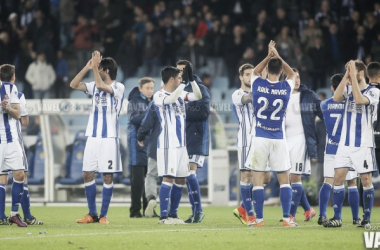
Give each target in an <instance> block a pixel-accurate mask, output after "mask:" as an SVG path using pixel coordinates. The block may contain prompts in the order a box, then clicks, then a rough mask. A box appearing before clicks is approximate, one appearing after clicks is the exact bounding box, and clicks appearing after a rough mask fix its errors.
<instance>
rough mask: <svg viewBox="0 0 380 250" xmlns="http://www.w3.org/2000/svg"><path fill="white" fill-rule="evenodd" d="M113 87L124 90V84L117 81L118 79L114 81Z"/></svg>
mask: <svg viewBox="0 0 380 250" xmlns="http://www.w3.org/2000/svg"><path fill="white" fill-rule="evenodd" d="M113 87H114V89H120V90H122V91H124V88H125V87H124V84H122V83H121V82H117V81H114V82H113Z"/></svg>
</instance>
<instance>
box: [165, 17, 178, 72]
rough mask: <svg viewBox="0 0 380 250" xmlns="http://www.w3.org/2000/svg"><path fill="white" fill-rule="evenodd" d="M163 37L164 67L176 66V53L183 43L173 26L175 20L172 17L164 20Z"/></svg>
mask: <svg viewBox="0 0 380 250" xmlns="http://www.w3.org/2000/svg"><path fill="white" fill-rule="evenodd" d="M160 32H161V36H162V37H163V39H164V49H163V52H162V54H161V64H162V65H175V63H176V60H177V58H176V52H177V50H178V48H179V46H180V44H181V42H182V37H181V34H180V32H179V30H178V29H177V28H176V27H174V25H173V18H172V17H171V16H170V15H167V16H165V18H164V19H163V26H162V27H161V28H160Z"/></svg>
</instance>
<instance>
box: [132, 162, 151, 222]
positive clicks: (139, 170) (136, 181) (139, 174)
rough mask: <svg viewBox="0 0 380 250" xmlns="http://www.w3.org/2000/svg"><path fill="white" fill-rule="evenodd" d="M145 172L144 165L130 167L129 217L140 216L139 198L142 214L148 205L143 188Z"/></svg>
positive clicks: (145, 167)
mask: <svg viewBox="0 0 380 250" xmlns="http://www.w3.org/2000/svg"><path fill="white" fill-rule="evenodd" d="M146 171H147V166H146V165H145V166H142V165H138V166H131V208H130V209H129V212H130V216H136V215H139V214H141V211H140V210H141V198H142V206H143V212H144V211H145V208H146V207H147V205H148V201H147V199H146V197H145V188H144V182H145V176H146Z"/></svg>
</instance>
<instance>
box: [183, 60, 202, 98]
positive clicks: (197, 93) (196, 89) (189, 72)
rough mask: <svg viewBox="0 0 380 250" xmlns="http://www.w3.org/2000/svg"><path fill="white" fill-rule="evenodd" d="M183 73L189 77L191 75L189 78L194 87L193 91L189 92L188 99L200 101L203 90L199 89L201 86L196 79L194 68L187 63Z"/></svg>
mask: <svg viewBox="0 0 380 250" xmlns="http://www.w3.org/2000/svg"><path fill="white" fill-rule="evenodd" d="M183 74H187V75H188V77H189V78H188V79H189V81H190V84H191V88H192V89H193V93H189V94H187V100H188V101H190V102H193V101H198V100H200V99H202V92H201V90H200V89H199V86H198V84H197V82H196V81H195V79H194V75H193V70H192V69H191V67H190V66H188V65H187V66H186V67H185V69H184V70H183Z"/></svg>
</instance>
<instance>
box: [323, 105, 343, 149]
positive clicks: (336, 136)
mask: <svg viewBox="0 0 380 250" xmlns="http://www.w3.org/2000/svg"><path fill="white" fill-rule="evenodd" d="M321 110H322V113H323V120H324V122H325V126H326V149H325V153H326V154H329V155H335V154H336V151H337V150H338V145H339V141H340V135H341V132H342V125H343V115H344V102H334V98H332V97H331V98H329V99H327V100H324V101H323V102H321Z"/></svg>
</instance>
